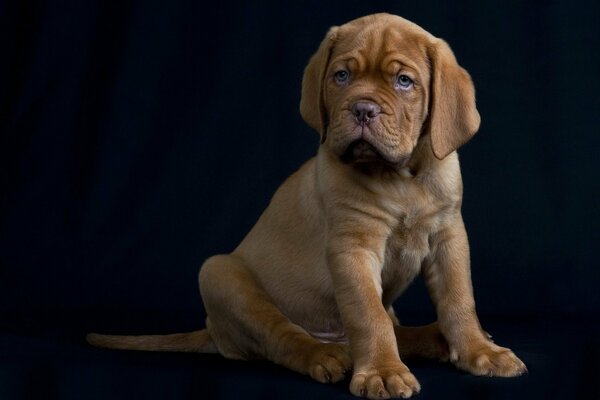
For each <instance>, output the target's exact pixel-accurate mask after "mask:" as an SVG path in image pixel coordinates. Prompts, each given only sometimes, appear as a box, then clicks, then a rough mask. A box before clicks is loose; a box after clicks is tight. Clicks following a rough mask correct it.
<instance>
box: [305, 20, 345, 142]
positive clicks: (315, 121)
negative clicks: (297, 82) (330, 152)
mask: <svg viewBox="0 0 600 400" xmlns="http://www.w3.org/2000/svg"><path fill="white" fill-rule="evenodd" d="M337 30H338V27H337V26H334V27H332V28H331V29H329V32H328V33H327V35H325V39H323V41H322V42H321V45H320V46H319V49H318V50H317V52H316V53H315V54H313V56H312V57H311V58H310V61H309V62H308V65H307V66H306V68H305V69H304V77H303V78H302V98H301V99H300V114H301V115H302V118H303V119H304V121H305V122H306V123H307V124H308V125H309V126H310V127H311V128H313V129H314V130H316V131H317V132H319V135H321V143H324V142H325V139H326V136H327V123H328V121H327V110H326V109H325V104H324V99H323V90H324V85H325V79H326V76H325V74H326V73H327V66H328V65H329V57H330V55H331V50H332V48H333V45H334V43H335V41H336V38H337Z"/></svg>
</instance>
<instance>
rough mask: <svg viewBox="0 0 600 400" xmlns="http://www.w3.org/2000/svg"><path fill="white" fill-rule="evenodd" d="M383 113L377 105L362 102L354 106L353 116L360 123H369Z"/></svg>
mask: <svg viewBox="0 0 600 400" xmlns="http://www.w3.org/2000/svg"><path fill="white" fill-rule="evenodd" d="M380 112H381V108H379V106H378V105H377V104H375V103H371V102H366V101H360V102H357V103H354V105H353V106H352V114H353V115H354V117H356V119H357V120H358V121H359V122H369V120H371V119H373V118H375V117H377V116H378V115H379V113H380Z"/></svg>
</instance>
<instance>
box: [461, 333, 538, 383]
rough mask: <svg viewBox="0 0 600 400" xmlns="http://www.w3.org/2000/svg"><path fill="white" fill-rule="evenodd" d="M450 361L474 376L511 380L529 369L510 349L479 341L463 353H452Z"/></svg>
mask: <svg viewBox="0 0 600 400" xmlns="http://www.w3.org/2000/svg"><path fill="white" fill-rule="evenodd" d="M450 361H452V362H453V363H454V364H455V365H456V366H457V367H458V368H460V369H463V370H465V371H467V372H470V373H472V374H473V375H487V376H500V377H505V378H510V377H514V376H520V375H523V374H524V373H526V372H527V367H526V366H525V364H524V363H523V361H521V360H520V359H519V358H518V357H517V356H516V355H515V354H514V353H513V352H512V351H511V350H510V349H507V348H505V347H500V346H497V345H495V344H494V343H492V342H488V341H478V342H476V343H475V344H471V345H470V346H468V348H467V349H464V350H463V351H456V350H454V351H451V352H450Z"/></svg>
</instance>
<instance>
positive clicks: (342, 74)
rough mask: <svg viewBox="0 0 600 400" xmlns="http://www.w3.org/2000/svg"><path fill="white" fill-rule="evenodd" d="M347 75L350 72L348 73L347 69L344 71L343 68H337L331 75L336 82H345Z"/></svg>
mask: <svg viewBox="0 0 600 400" xmlns="http://www.w3.org/2000/svg"><path fill="white" fill-rule="evenodd" d="M349 76H350V74H348V71H345V70H343V69H342V70H339V71H338V72H336V73H335V74H334V75H333V77H334V78H335V81H336V82H337V83H345V82H346V81H347V80H348V77H349Z"/></svg>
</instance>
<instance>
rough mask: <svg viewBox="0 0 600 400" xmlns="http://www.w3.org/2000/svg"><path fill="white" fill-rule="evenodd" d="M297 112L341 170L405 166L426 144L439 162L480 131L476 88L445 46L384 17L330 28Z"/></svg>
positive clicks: (417, 29) (305, 82)
mask: <svg viewBox="0 0 600 400" xmlns="http://www.w3.org/2000/svg"><path fill="white" fill-rule="evenodd" d="M300 112H301V114H302V116H303V118H304V120H305V121H306V122H307V123H308V125H310V126H311V127H313V128H314V129H315V130H317V131H318V132H319V133H320V134H321V143H322V145H324V146H325V147H326V149H327V150H328V151H330V152H332V153H333V154H334V155H335V156H337V157H339V158H340V159H341V160H342V161H343V162H346V163H373V162H375V163H385V164H391V165H400V166H402V165H403V164H405V163H406V162H407V161H408V160H409V159H410V156H411V154H412V152H413V149H414V148H415V146H416V144H417V142H418V140H420V138H423V137H429V138H430V140H431V147H432V151H433V153H434V154H435V156H436V157H437V158H439V159H442V158H444V157H446V156H447V155H448V154H450V153H451V152H453V151H454V150H456V149H457V148H458V147H459V146H460V145H462V144H463V143H465V142H466V141H467V140H469V139H470V138H471V137H472V136H473V135H474V134H475V132H476V131H477V129H478V128H479V114H478V112H477V109H476V107H475V91H474V88H473V84H472V82H471V79H470V77H469V75H468V74H467V72H466V71H465V70H463V69H462V68H461V67H460V66H459V65H458V64H457V62H456V59H455V58H454V55H453V54H452V51H451V50H450V48H449V47H448V45H447V44H446V43H445V42H443V41H442V40H440V39H436V38H435V37H433V36H432V35H431V34H429V33H427V32H426V31H424V30H423V29H422V28H420V27H419V26H417V25H415V24H413V23H411V22H409V21H407V20H405V19H403V18H400V17H397V16H393V15H389V14H376V15H372V16H368V17H363V18H359V19H357V20H354V21H352V22H350V23H347V24H345V25H342V26H340V27H333V28H331V29H330V31H329V32H328V34H327V35H326V37H325V39H324V40H323V42H322V43H321V45H320V47H319V49H318V50H317V52H316V53H315V54H314V55H313V56H312V58H311V60H310V62H309V64H308V66H307V67H306V69H305V71H304V79H303V84H302V99H301V102H300Z"/></svg>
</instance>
